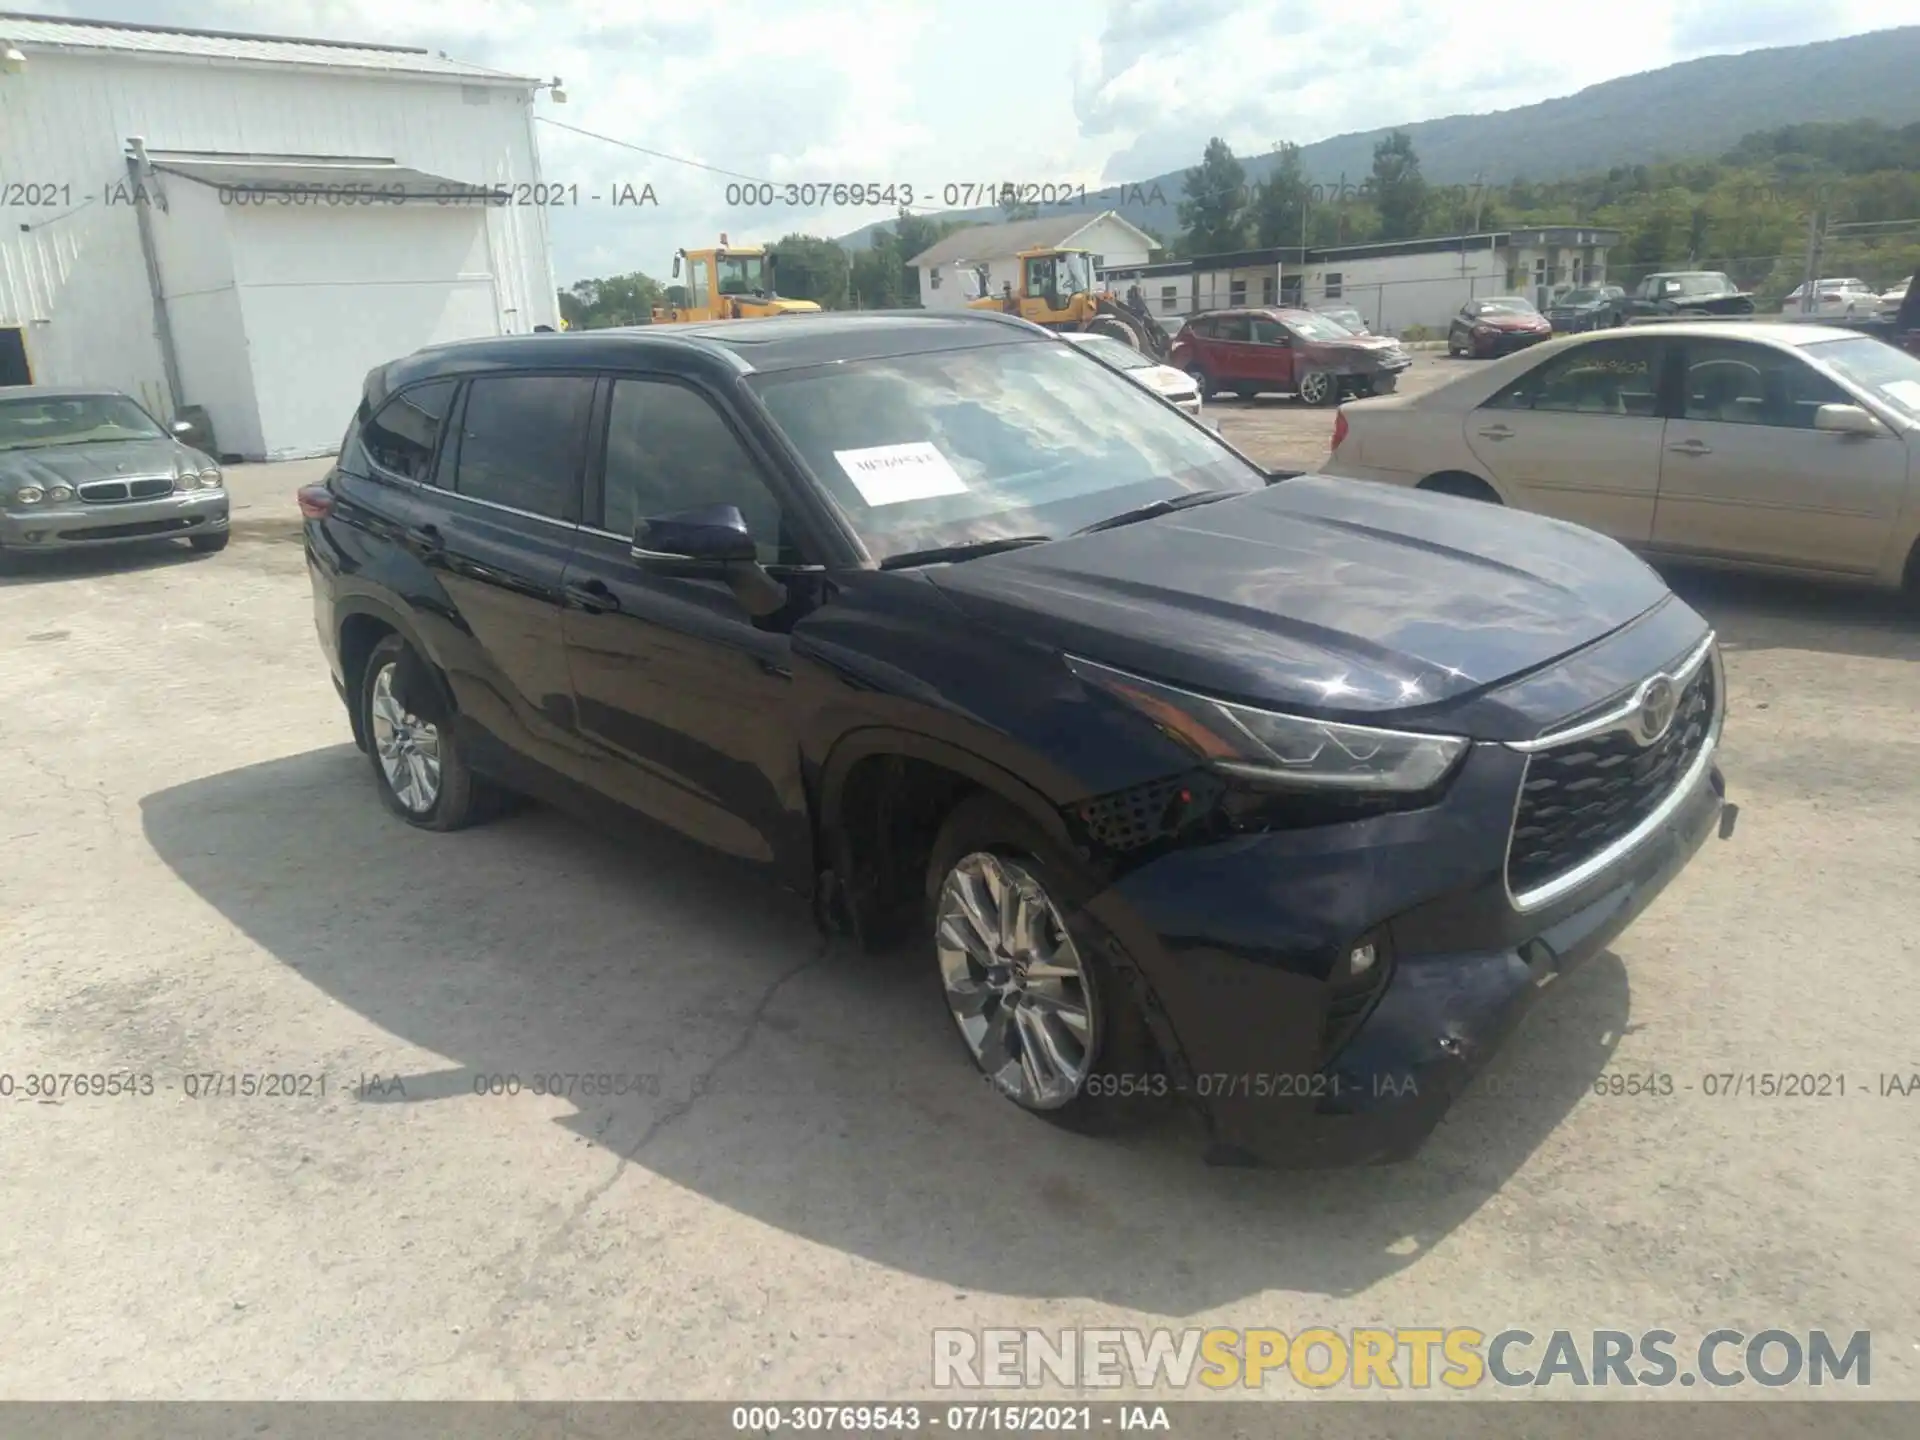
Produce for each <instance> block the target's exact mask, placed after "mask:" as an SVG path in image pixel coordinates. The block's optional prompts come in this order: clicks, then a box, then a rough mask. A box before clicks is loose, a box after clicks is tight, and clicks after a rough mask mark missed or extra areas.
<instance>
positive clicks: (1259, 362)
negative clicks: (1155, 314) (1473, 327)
mask: <svg viewBox="0 0 1920 1440" xmlns="http://www.w3.org/2000/svg"><path fill="white" fill-rule="evenodd" d="M1167 363H1168V364H1170V365H1173V366H1175V367H1177V368H1178V369H1181V370H1184V371H1186V372H1187V373H1188V374H1189V375H1191V376H1193V378H1194V383H1195V384H1197V385H1199V387H1200V390H1201V393H1202V394H1206V395H1210V394H1212V393H1214V392H1215V391H1218V390H1225V391H1228V392H1230V393H1232V394H1234V395H1237V396H1239V397H1240V398H1241V399H1243V400H1251V399H1252V398H1253V397H1254V396H1255V395H1259V394H1262V393H1264V392H1268V391H1279V392H1282V393H1285V394H1290V395H1293V396H1294V397H1295V398H1297V399H1298V400H1299V401H1300V402H1301V403H1302V404H1305V405H1337V404H1339V403H1340V401H1341V400H1351V399H1355V398H1358V397H1361V396H1366V395H1386V394H1390V393H1391V392H1392V391H1393V389H1394V387H1395V386H1396V384H1397V383H1398V380H1399V376H1400V372H1401V371H1402V370H1404V369H1406V368H1407V367H1408V366H1409V365H1411V364H1412V363H1413V357H1412V356H1411V355H1409V354H1408V353H1407V352H1406V349H1405V347H1404V346H1402V345H1401V344H1400V342H1399V341H1398V340H1393V339H1390V338H1388V337H1387V336H1385V335H1356V334H1354V333H1353V331H1351V330H1349V329H1347V327H1346V326H1344V325H1342V324H1340V323H1339V322H1338V321H1336V320H1330V319H1328V318H1327V317H1326V316H1325V315H1316V314H1314V313H1313V311H1311V310H1275V309H1256V310H1215V311H1211V312H1209V313H1206V314H1202V315H1196V316H1194V317H1193V318H1192V319H1190V320H1188V321H1187V323H1186V324H1185V325H1184V326H1182V327H1181V329H1180V333H1179V334H1177V335H1175V336H1174V337H1173V355H1172V357H1171V358H1170V359H1169V360H1168V362H1167Z"/></svg>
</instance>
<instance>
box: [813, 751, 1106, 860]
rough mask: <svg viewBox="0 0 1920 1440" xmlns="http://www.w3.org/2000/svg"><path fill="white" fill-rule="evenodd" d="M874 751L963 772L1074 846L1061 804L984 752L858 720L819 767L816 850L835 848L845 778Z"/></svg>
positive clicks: (1066, 844)
mask: <svg viewBox="0 0 1920 1440" xmlns="http://www.w3.org/2000/svg"><path fill="white" fill-rule="evenodd" d="M874 755H904V756H906V757H907V758H908V759H912V760H924V761H926V762H928V763H929V764H932V765H939V766H941V767H942V768H944V769H947V770H951V771H953V772H954V773H955V774H957V775H964V776H965V777H966V778H967V779H969V780H971V781H973V782H974V783H975V784H976V785H978V786H980V788H981V789H983V790H989V791H991V792H993V793H994V794H995V795H998V796H999V797H1000V798H1001V799H1002V800H1005V801H1006V802H1007V803H1008V804H1009V805H1012V806H1013V807H1014V808H1015V809H1016V810H1018V811H1020V812H1021V814H1023V815H1025V816H1027V817H1028V818H1029V819H1031V820H1032V821H1033V822H1034V823H1035V824H1036V825H1039V826H1040V827H1041V828H1042V829H1043V830H1045V831H1046V833H1047V835H1048V837H1049V838H1050V839H1053V840H1055V841H1057V842H1058V843H1059V844H1061V845H1062V846H1064V847H1065V848H1066V849H1067V850H1068V851H1070V852H1071V851H1074V850H1075V848H1076V847H1075V843H1074V840H1073V837H1072V835H1070V834H1069V833H1068V831H1067V825H1066V821H1065V820H1064V819H1063V818H1062V817H1061V814H1060V809H1059V807H1058V806H1057V805H1055V804H1054V803H1053V802H1052V801H1050V800H1049V799H1048V798H1047V797H1046V795H1045V794H1043V793H1042V792H1041V791H1040V790H1039V789H1037V788H1036V787H1035V786H1033V785H1031V784H1029V783H1028V782H1027V781H1025V780H1023V779H1022V778H1021V777H1020V776H1018V775H1016V774H1014V773H1013V772H1012V771H1011V770H1008V769H1006V768H1005V767H1004V766H1002V765H998V764H996V763H994V762H993V761H991V760H988V759H986V758H984V757H983V756H980V755H977V754H975V753H974V752H973V751H971V750H968V749H965V748H964V747H962V746H959V745H955V744H954V743H953V742H952V741H949V740H941V739H936V738H935V737H933V736H930V735H921V734H916V733H915V732H913V731H911V730H901V729H899V728H897V727H895V726H892V725H862V726H860V727H859V728H857V729H853V730H849V731H847V732H846V733H845V734H843V735H841V736H840V737H839V739H837V740H835V741H834V743H833V746H832V748H831V749H829V750H828V752H827V757H826V759H825V760H824V761H823V762H822V763H821V766H820V777H819V781H818V790H817V797H816V799H815V802H814V803H815V806H816V817H817V818H816V822H815V828H816V829H817V830H818V832H819V836H820V850H819V853H820V854H821V855H824V856H829V857H832V856H837V855H838V853H839V844H838V842H839V836H840V818H841V813H842V809H843V806H844V803H845V798H846V785H847V777H848V776H849V775H851V774H852V773H853V767H854V766H855V765H857V764H859V763H860V761H862V760H865V759H868V758H869V757H871V756H874Z"/></svg>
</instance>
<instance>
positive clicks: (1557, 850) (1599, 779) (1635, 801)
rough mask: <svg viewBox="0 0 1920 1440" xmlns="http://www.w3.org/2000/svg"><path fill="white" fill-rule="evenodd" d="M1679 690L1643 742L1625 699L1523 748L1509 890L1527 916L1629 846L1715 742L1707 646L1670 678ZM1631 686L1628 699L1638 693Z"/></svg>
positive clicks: (1718, 707) (1715, 669)
mask: <svg viewBox="0 0 1920 1440" xmlns="http://www.w3.org/2000/svg"><path fill="white" fill-rule="evenodd" d="M1669 673H1670V674H1671V676H1672V678H1673V679H1674V681H1675V682H1676V684H1677V685H1678V687H1679V691H1680V693H1679V697H1678V700H1677V703H1676V705H1675V707H1674V713H1673V719H1672V720H1671V721H1670V722H1669V724H1668V726H1667V728H1666V730H1665V731H1664V732H1663V733H1662V734H1661V735H1660V737H1659V738H1658V739H1656V740H1655V741H1653V743H1651V744H1646V743H1643V742H1642V740H1641V738H1640V737H1639V736H1638V735H1637V734H1636V733H1635V731H1634V728H1633V727H1634V717H1635V708H1636V700H1635V699H1634V698H1629V699H1628V700H1627V701H1626V702H1624V704H1617V705H1615V706H1613V707H1612V708H1610V709H1608V710H1607V711H1605V712H1604V713H1603V714H1601V715H1600V716H1598V717H1596V719H1594V720H1593V721H1589V722H1587V723H1586V724H1583V725H1576V726H1573V727H1571V728H1570V729H1568V730H1567V731H1566V732H1565V733H1564V734H1563V735H1560V736H1558V737H1556V736H1547V737H1545V738H1544V739H1542V740H1538V741H1534V742H1532V743H1531V744H1529V745H1527V746H1524V747H1520V748H1524V749H1526V750H1528V751H1529V752H1530V753H1529V754H1528V757H1527V766H1526V770H1525V772H1524V774H1523V776H1522V779H1521V786H1520V796H1519V800H1518V802H1517V804H1516V805H1515V807H1514V817H1513V833H1512V836H1511V838H1510V839H1509V841H1508V845H1507V890H1508V893H1509V894H1510V895H1511V896H1512V897H1513V899H1514V903H1515V904H1516V905H1517V906H1518V907H1519V908H1521V909H1529V908H1533V907H1535V906H1538V905H1543V904H1546V903H1547V902H1548V901H1550V900H1553V899H1556V898H1558V896H1559V895H1560V894H1563V893H1566V892H1567V891H1568V890H1571V889H1572V888H1574V887H1575V886H1576V885H1578V884H1580V883H1583V882H1584V880H1585V879H1586V878H1589V877H1588V875H1587V874H1586V873H1585V872H1587V871H1588V870H1593V872H1594V873H1598V870H1597V869H1595V868H1594V867H1595V866H1596V865H1597V866H1598V868H1599V869H1604V868H1605V865H1606V864H1607V863H1610V862H1611V860H1612V859H1613V858H1617V857H1616V856H1615V854H1614V853H1613V852H1616V851H1617V852H1619V853H1620V854H1624V853H1625V852H1626V851H1627V850H1628V849H1631V848H1632V846H1633V844H1634V843H1635V841H1636V839H1637V838H1638V837H1637V833H1636V832H1638V831H1639V830H1640V829H1641V827H1643V826H1648V825H1650V824H1653V823H1657V821H1658V819H1659V817H1660V812H1661V811H1662V808H1663V807H1664V806H1666V805H1667V803H1668V802H1669V801H1670V800H1672V799H1675V798H1677V792H1678V789H1679V787H1680V786H1681V785H1682V784H1683V783H1684V782H1686V781H1688V780H1689V779H1690V778H1691V777H1692V776H1693V775H1694V773H1695V767H1696V764H1697V763H1698V762H1699V761H1701V760H1702V759H1703V757H1704V756H1705V755H1706V753H1707V752H1708V751H1709V750H1710V748H1711V747H1712V745H1713V744H1714V742H1715V740H1716V739H1717V738H1718V732H1719V727H1720V720H1721V716H1722V715H1723V713H1724V711H1725V705H1726V699H1725V695H1724V694H1723V686H1724V681H1723V678H1722V676H1721V673H1720V666H1719V659H1718V654H1717V652H1716V651H1715V650H1714V648H1713V641H1712V638H1711V637H1709V638H1708V640H1707V641H1706V642H1705V643H1704V644H1702V645H1701V646H1700V647H1698V648H1697V649H1696V650H1695V651H1694V652H1693V653H1692V654H1691V655H1689V656H1688V657H1687V658H1686V660H1684V661H1683V662H1682V663H1681V664H1680V665H1678V666H1676V667H1675V668H1674V670H1673V671H1672V672H1669ZM1638 693H1639V692H1638V688H1637V687H1636V692H1635V695H1636V697H1637V695H1638Z"/></svg>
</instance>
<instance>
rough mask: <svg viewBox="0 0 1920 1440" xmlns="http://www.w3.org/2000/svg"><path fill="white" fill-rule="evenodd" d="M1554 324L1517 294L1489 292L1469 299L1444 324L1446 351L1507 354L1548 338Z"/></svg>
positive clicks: (1479, 356) (1481, 355) (1484, 356)
mask: <svg viewBox="0 0 1920 1440" xmlns="http://www.w3.org/2000/svg"><path fill="white" fill-rule="evenodd" d="M1552 336H1553V326H1552V325H1550V324H1549V323H1548V322H1547V317H1546V316H1544V315H1542V314H1541V313H1540V312H1539V311H1538V310H1536V309H1534V308H1533V302H1532V301H1531V300H1526V299H1523V298H1522V297H1520V296H1518V295H1490V296H1488V297H1486V298H1485V299H1481V300H1469V301H1467V303H1466V304H1464V305H1462V306H1461V307H1460V313H1459V314H1457V315H1455V316H1454V317H1453V319H1452V321H1451V322H1450V323H1449V324H1448V325H1447V354H1449V355H1470V356H1472V357H1473V358H1474V359H1476V360H1485V359H1489V358H1491V357H1492V356H1495V355H1510V354H1512V353H1513V352H1514V351H1515V350H1524V349H1525V348H1526V347H1527V346H1529V345H1538V344H1539V343H1540V342H1541V341H1542V340H1547V339H1551V338H1552Z"/></svg>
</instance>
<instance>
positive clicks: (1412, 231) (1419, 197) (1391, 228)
mask: <svg viewBox="0 0 1920 1440" xmlns="http://www.w3.org/2000/svg"><path fill="white" fill-rule="evenodd" d="M1370 189H1371V191H1372V196H1373V203H1374V205H1375V206H1376V207H1377V208H1378V210H1379V213H1380V238H1381V239H1382V240H1410V239H1412V238H1413V237H1414V236H1416V235H1419V234H1420V233H1421V227H1422V225H1424V224H1425V222H1426V211H1427V182H1426V180H1425V179H1424V178H1423V177H1422V176H1421V174H1420V157H1419V156H1418V155H1416V154H1414V152H1413V138H1412V137H1411V136H1410V135H1408V134H1407V132H1406V131H1404V130H1395V131H1393V132H1392V133H1390V134H1389V135H1388V136H1387V137H1386V139H1384V140H1382V141H1381V142H1380V143H1379V144H1377V145H1375V146H1374V147H1373V179H1372V181H1371V183H1370Z"/></svg>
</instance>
